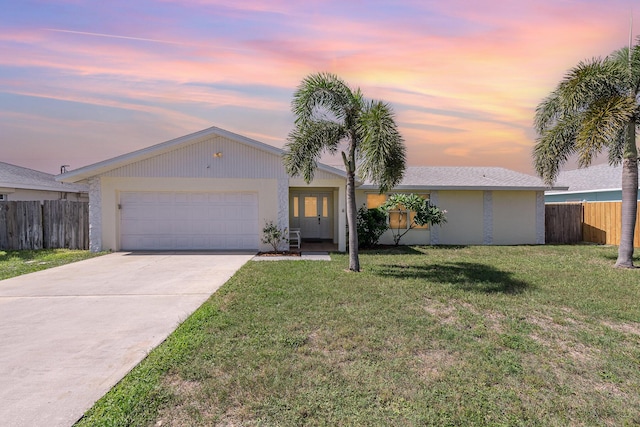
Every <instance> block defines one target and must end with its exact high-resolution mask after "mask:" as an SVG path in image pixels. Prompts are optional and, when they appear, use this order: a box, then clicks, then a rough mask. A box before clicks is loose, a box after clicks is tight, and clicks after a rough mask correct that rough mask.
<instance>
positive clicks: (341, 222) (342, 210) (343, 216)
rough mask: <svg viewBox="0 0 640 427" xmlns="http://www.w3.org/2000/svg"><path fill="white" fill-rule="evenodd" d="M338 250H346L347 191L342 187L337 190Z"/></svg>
mask: <svg viewBox="0 0 640 427" xmlns="http://www.w3.org/2000/svg"><path fill="white" fill-rule="evenodd" d="M338 250H339V251H340V252H346V250H347V191H346V187H345V186H344V185H343V186H340V187H339V188H338Z"/></svg>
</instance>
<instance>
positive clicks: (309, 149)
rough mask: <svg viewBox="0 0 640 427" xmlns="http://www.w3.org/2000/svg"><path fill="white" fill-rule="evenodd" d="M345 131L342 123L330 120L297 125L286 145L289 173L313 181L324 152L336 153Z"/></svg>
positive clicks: (286, 162) (284, 157)
mask: <svg viewBox="0 0 640 427" xmlns="http://www.w3.org/2000/svg"><path fill="white" fill-rule="evenodd" d="M345 132H346V130H345V128H344V126H342V125H341V124H340V123H336V122H333V121H328V120H322V121H312V122H307V123H306V124H305V125H301V124H299V125H297V126H295V127H294V129H293V130H292V131H291V132H290V133H289V137H288V142H287V143H286V144H285V147H284V149H285V153H284V155H283V162H284V166H285V169H286V171H287V174H289V175H290V176H302V177H303V178H304V180H305V181H306V182H307V183H308V182H311V181H312V180H313V176H314V172H315V169H316V168H317V165H318V160H320V157H321V156H322V153H323V152H324V151H329V152H333V153H335V151H336V150H337V147H338V144H339V143H340V141H341V140H342V139H343V138H344V137H345V136H346V133H345Z"/></svg>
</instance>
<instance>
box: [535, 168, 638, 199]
mask: <svg viewBox="0 0 640 427" xmlns="http://www.w3.org/2000/svg"><path fill="white" fill-rule="evenodd" d="M556 182H557V183H558V184H559V185H562V186H564V187H567V190H560V191H559V190H555V189H554V190H549V191H547V192H545V201H546V202H547V203H562V202H583V201H586V202H619V201H621V200H622V188H621V187H622V185H621V184H622V165H618V166H609V165H608V164H602V165H596V166H589V167H588V168H581V169H574V170H568V171H562V172H560V173H559V174H558V178H557V179H556ZM638 200H640V193H639V194H638Z"/></svg>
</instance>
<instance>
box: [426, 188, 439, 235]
mask: <svg viewBox="0 0 640 427" xmlns="http://www.w3.org/2000/svg"><path fill="white" fill-rule="evenodd" d="M429 201H430V202H431V204H433V205H435V206H438V192H437V191H432V192H431V193H429ZM438 207H440V206H438ZM429 244H431V245H438V244H440V226H439V225H432V226H431V227H429Z"/></svg>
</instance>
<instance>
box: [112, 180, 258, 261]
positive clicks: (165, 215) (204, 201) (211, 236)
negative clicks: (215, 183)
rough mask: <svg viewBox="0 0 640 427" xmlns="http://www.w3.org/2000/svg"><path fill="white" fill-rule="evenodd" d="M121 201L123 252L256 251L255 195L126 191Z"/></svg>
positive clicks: (256, 205)
mask: <svg viewBox="0 0 640 427" xmlns="http://www.w3.org/2000/svg"><path fill="white" fill-rule="evenodd" d="M120 202H121V206H122V210H121V212H120V235H121V239H120V246H121V248H122V249H124V250H154V249H155V250H180V249H182V250H189V249H201V250H203V249H250V250H256V249H258V246H259V240H260V237H259V227H258V195H257V193H202V192H199V193H189V192H176V193H171V192H135V193H134V192H124V193H121V195H120Z"/></svg>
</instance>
